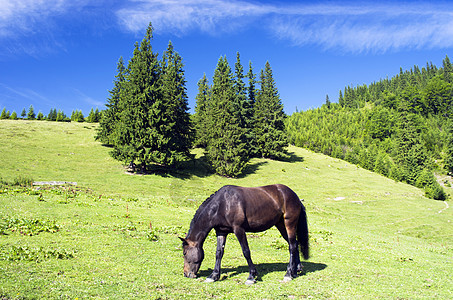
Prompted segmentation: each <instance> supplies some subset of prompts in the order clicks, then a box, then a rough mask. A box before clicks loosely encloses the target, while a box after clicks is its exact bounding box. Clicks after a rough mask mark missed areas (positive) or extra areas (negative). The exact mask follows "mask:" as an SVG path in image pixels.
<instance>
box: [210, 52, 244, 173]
mask: <svg viewBox="0 0 453 300" xmlns="http://www.w3.org/2000/svg"><path fill="white" fill-rule="evenodd" d="M210 106H211V107H210V109H209V117H208V118H209V120H210V122H209V124H208V132H209V137H208V143H207V149H206V150H207V153H206V154H207V158H208V160H209V162H210V163H211V165H212V166H213V168H214V169H215V171H216V173H218V174H220V175H224V176H231V177H235V176H238V175H239V174H241V173H242V171H243V169H244V168H245V166H246V164H247V162H248V160H249V156H248V151H247V140H246V135H245V134H246V130H245V128H243V127H241V116H240V113H239V111H238V107H239V101H238V97H237V94H236V91H235V87H234V80H233V74H232V71H231V68H230V66H229V64H228V61H227V59H226V57H225V58H223V57H220V59H219V61H218V64H217V67H216V69H215V72H214V79H213V85H212V97H211V103H210Z"/></svg>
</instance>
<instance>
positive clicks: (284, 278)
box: [283, 276, 293, 282]
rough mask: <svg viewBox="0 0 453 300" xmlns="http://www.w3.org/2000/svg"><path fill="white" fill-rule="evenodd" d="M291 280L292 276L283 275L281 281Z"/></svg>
mask: <svg viewBox="0 0 453 300" xmlns="http://www.w3.org/2000/svg"><path fill="white" fill-rule="evenodd" d="M291 280H293V278H292V277H289V276H285V277H283V282H289V281H291Z"/></svg>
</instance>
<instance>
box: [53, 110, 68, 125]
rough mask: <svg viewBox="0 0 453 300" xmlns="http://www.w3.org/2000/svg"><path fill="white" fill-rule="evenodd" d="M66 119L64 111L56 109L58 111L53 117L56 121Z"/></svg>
mask: <svg viewBox="0 0 453 300" xmlns="http://www.w3.org/2000/svg"><path fill="white" fill-rule="evenodd" d="M67 120H68V118H67V117H66V115H65V113H64V112H63V111H62V110H58V113H57V116H56V118H55V121H57V122H65V121H67ZM69 120H70V119H69Z"/></svg>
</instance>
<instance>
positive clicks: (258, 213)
mask: <svg viewBox="0 0 453 300" xmlns="http://www.w3.org/2000/svg"><path fill="white" fill-rule="evenodd" d="M219 192H220V194H221V195H222V198H223V201H224V204H223V205H222V207H224V208H225V212H224V213H225V216H227V219H229V220H230V221H232V220H233V219H234V223H236V224H238V223H241V224H242V226H244V227H246V228H245V229H246V230H247V231H263V230H267V229H269V228H270V227H272V226H273V225H275V224H276V223H277V222H279V221H280V220H281V219H282V218H285V217H286V216H287V214H288V213H289V214H293V213H297V215H298V214H299V212H300V205H301V203H300V200H299V198H298V197H297V195H296V194H295V193H294V192H293V191H292V190H291V189H290V188H289V187H287V186H285V185H281V184H276V185H267V186H261V187H239V186H224V187H223V188H221V189H220V190H219ZM244 224H246V225H244Z"/></svg>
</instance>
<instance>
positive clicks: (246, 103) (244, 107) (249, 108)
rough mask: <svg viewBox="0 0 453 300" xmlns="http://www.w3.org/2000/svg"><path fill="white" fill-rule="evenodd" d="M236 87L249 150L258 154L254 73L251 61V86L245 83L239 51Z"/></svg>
mask: <svg viewBox="0 0 453 300" xmlns="http://www.w3.org/2000/svg"><path fill="white" fill-rule="evenodd" d="M234 67H235V68H234V70H235V71H234V89H235V93H236V101H237V110H238V114H239V116H238V118H239V119H240V126H241V127H242V128H244V129H245V135H246V140H247V144H248V146H247V147H248V149H249V150H248V152H249V155H250V156H256V143H255V134H254V132H253V127H254V119H253V106H254V102H255V99H254V93H255V91H254V89H255V88H254V77H255V76H254V74H253V69H252V65H251V63H249V72H248V74H247V76H248V77H249V86H248V87H246V85H245V83H244V78H245V76H244V67H243V66H242V64H241V58H240V54H239V52H237V53H236V63H235V65H234Z"/></svg>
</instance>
